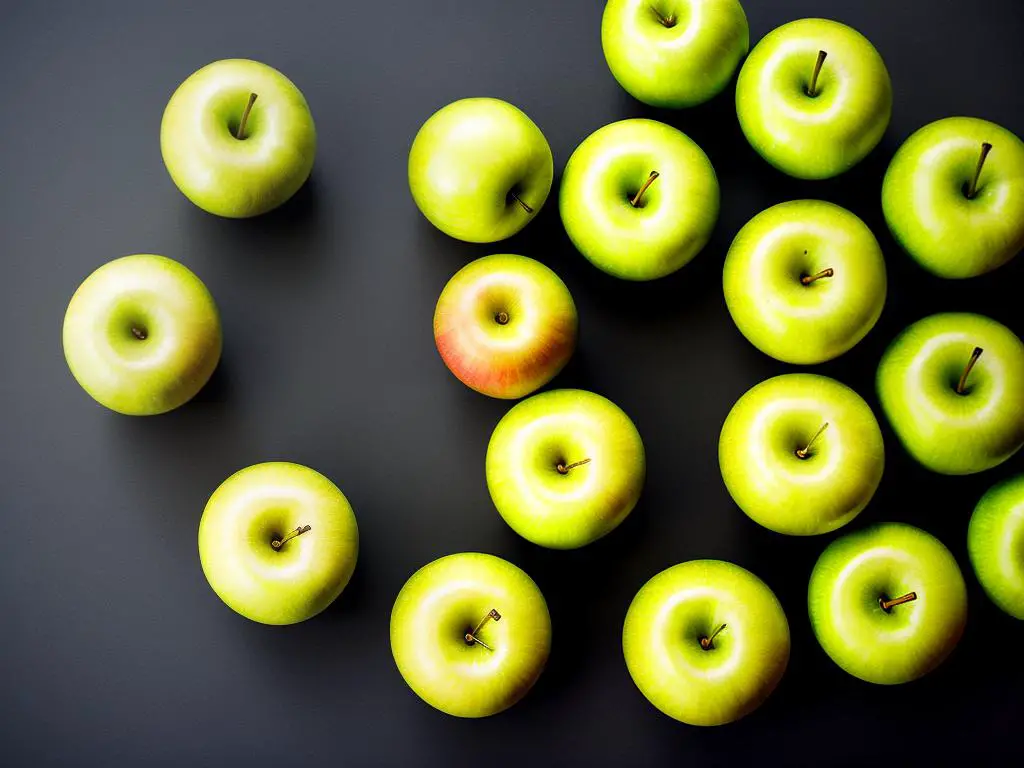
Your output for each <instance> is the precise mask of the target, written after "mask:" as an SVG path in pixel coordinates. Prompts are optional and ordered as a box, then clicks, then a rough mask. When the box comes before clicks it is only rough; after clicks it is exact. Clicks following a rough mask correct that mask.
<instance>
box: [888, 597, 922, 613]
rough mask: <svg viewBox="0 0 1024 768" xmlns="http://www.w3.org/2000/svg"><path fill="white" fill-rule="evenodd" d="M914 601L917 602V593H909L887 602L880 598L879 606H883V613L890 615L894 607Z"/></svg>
mask: <svg viewBox="0 0 1024 768" xmlns="http://www.w3.org/2000/svg"><path fill="white" fill-rule="evenodd" d="M912 600H917V592H907V594H905V595H901V596H900V597H894V598H893V599H892V600H886V599H885V598H884V597H880V598H878V604H879V605H880V606H882V610H883V611H885V612H887V613H888V611H889V610H890V609H891V608H892V607H893V606H894V605H903V604H904V603H909V602H911V601H912Z"/></svg>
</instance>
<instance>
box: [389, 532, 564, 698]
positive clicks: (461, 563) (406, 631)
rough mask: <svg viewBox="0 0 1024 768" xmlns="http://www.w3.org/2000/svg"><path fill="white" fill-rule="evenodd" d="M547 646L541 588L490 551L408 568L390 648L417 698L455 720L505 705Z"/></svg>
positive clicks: (530, 678) (519, 692)
mask: <svg viewBox="0 0 1024 768" xmlns="http://www.w3.org/2000/svg"><path fill="white" fill-rule="evenodd" d="M550 650H551V617H550V615H549V614H548V607H547V603H545V602H544V596H543V595H542V594H541V592H540V589H538V588H537V585H536V584H535V583H534V582H533V579H531V578H530V577H529V576H527V575H526V574H525V573H524V572H523V571H522V570H520V569H519V568H517V567H516V566H514V565H512V563H510V562H507V561H506V560H502V559H501V558H500V557H495V556H494V555H484V554H479V553H476V552H464V553H462V554H458V555H448V556H447V557H442V558H440V559H438V560H435V561H434V562H432V563H429V564H428V565H425V566H423V567H422V568H420V569H419V570H418V571H416V573H414V574H413V575H412V576H411V577H410V578H409V580H408V581H407V582H405V586H403V587H402V591H401V592H399V593H398V598H397V599H396V600H395V606H394V608H392V610H391V652H392V654H393V655H394V657H395V664H396V665H398V671H399V672H400V673H401V674H402V677H403V678H405V682H406V683H408V684H409V687H410V688H412V689H413V691H415V692H416V695H417V696H419V697H420V698H421V699H423V700H424V701H425V702H427V703H428V704H430V705H431V706H432V707H436V708H437V709H439V710H441V711H442V712H445V713H447V714H449V715H454V716H456V717H487V716H488V715H494V714H497V713H498V712H501V711H502V710H505V709H508V708H509V707H511V706H512V705H513V704H515V703H516V702H517V701H519V700H520V699H521V698H523V696H525V695H526V693H527V691H529V690H530V688H532V687H533V684H534V683H535V682H536V681H537V678H538V677H540V673H541V672H542V671H543V669H544V664H545V663H546V662H547V659H548V653H549V652H550Z"/></svg>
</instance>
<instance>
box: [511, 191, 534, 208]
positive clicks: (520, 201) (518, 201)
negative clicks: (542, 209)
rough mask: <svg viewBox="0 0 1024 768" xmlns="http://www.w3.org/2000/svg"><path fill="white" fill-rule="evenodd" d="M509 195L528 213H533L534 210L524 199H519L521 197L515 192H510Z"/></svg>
mask: <svg viewBox="0 0 1024 768" xmlns="http://www.w3.org/2000/svg"><path fill="white" fill-rule="evenodd" d="M508 194H509V196H510V197H511V198H512V199H513V200H515V201H516V202H517V203H519V204H520V205H521V206H523V210H524V211H526V212H527V213H533V208H531V207H530V206H528V205H527V204H526V203H524V202H523V199H522V198H521V197H519V195H517V194H516V193H515V192H509V193H508Z"/></svg>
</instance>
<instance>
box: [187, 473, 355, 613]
mask: <svg viewBox="0 0 1024 768" xmlns="http://www.w3.org/2000/svg"><path fill="white" fill-rule="evenodd" d="M358 554H359V529H358V528H357V527H356V517H355V514H354V513H353V512H352V507H351V505H350V504H349V503H348V499H346V498H345V495H344V494H343V493H342V492H341V491H339V490H338V488H337V486H335V485H334V483H332V482H331V481H330V480H328V479H327V478H326V477H324V476H323V475H321V474H320V473H319V472H317V471H315V470H312V469H310V468H309V467H304V466H302V465H301V464H289V463H287V462H282V461H274V462H268V463H265V464H255V465H253V466H251V467H246V468H245V469H243V470H240V471H238V472H236V473H235V474H233V475H232V476H231V477H229V478H228V479H227V480H225V481H224V482H223V483H222V484H221V485H220V487H219V488H218V489H217V490H216V491H214V493H213V496H211V497H210V500H209V502H207V504H206V509H205V510H204V511H203V517H202V519H201V520H200V521H199V559H200V561H201V562H202V565H203V573H205V574H206V579H207V581H209V582H210V586H211V587H213V591H214V592H216V593H217V596H218V597H220V599H221V600H223V601H224V602H225V603H227V605H228V606H229V607H230V608H232V609H234V610H235V611H237V612H238V613H240V614H242V615H243V616H245V617H246V618H249V619H252V620H253V621H258V622H261V623H263V624H295V623H297V622H300V621H305V620H306V619H308V618H311V617H313V616H316V615H317V614H318V613H320V612H321V611H322V610H324V609H325V608H326V607H327V606H329V605H330V604H331V603H332V602H334V599H335V598H336V597H337V596H338V595H340V594H341V591H342V590H343V589H344V588H345V585H346V584H348V581H349V579H350V578H351V577H352V572H353V571H354V570H355V567H356V558H357V556H358Z"/></svg>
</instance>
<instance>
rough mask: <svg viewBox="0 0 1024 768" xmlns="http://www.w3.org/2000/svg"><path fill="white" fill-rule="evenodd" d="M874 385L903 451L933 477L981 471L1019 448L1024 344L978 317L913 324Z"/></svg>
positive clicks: (1023, 438) (1023, 428) (953, 315)
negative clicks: (931, 471)
mask: <svg viewBox="0 0 1024 768" xmlns="http://www.w3.org/2000/svg"><path fill="white" fill-rule="evenodd" d="M876 385H877V388H878V399H879V400H880V401H881V403H882V409H883V410H884V411H885V415H886V416H887V417H888V419H889V423H890V424H891V425H892V429H893V431H894V432H895V433H896V436H897V437H898V438H899V439H900V442H902V443H903V447H904V448H906V449H907V451H908V452H909V453H910V455H911V456H913V457H914V458H915V459H917V461H919V462H920V463H921V464H923V465H924V466H925V467H927V468H928V469H931V470H933V471H935V472H941V473H942V474H945V475H969V474H972V473H974V472H982V471H983V470H986V469H991V468H992V467H994V466H996V465H998V464H1002V463H1003V462H1004V461H1006V460H1007V459H1008V458H1010V456H1012V455H1013V454H1014V453H1016V452H1017V451H1018V450H1020V447H1021V446H1022V445H1024V344H1022V343H1021V341H1020V339H1018V338H1017V336H1016V335H1014V333H1013V331H1011V330H1010V329H1009V328H1007V327H1006V326H1005V325H1001V324H1000V323H997V322H996V321H995V320H992V319H991V318H988V317H985V316H984V315H973V314H967V313H957V312H948V313H943V314H938V315H931V316H930V317H926V318H924V319H923V320H918V321H917V322H916V323H914V324H913V325H911V326H910V327H909V328H907V329H906V330H904V331H903V333H901V334H900V335H899V336H897V337H896V339H895V340H894V341H893V342H892V343H891V344H890V345H889V348H888V349H887V350H886V351H885V354H884V355H883V356H882V361H881V363H880V364H879V366H878V374H877V377H876Z"/></svg>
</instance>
